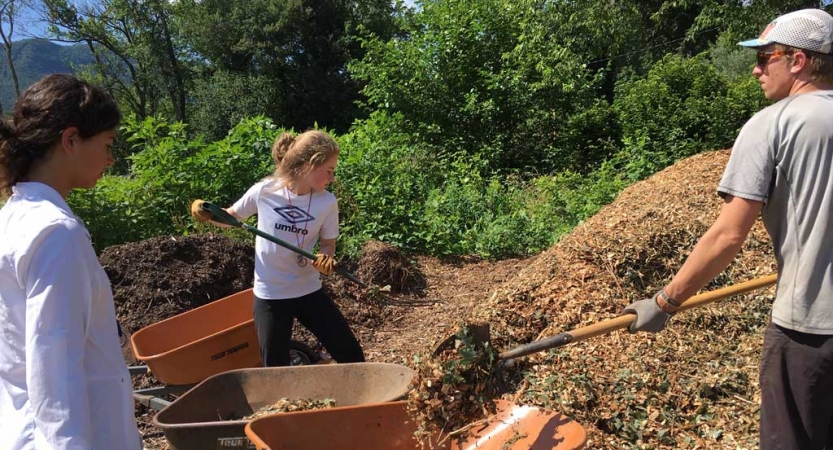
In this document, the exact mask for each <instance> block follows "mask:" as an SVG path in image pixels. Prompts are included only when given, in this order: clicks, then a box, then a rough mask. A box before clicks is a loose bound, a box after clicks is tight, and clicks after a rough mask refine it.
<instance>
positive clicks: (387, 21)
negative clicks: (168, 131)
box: [175, 0, 401, 131]
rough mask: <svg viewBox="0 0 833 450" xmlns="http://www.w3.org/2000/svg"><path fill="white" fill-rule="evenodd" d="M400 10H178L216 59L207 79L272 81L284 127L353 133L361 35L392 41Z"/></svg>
mask: <svg viewBox="0 0 833 450" xmlns="http://www.w3.org/2000/svg"><path fill="white" fill-rule="evenodd" d="M397 8H401V5H399V6H397V5H393V4H391V2H390V0H180V1H178V2H177V3H176V8H175V10H176V11H177V23H178V24H179V26H180V27H181V29H182V31H183V35H184V38H185V40H186V41H187V42H189V44H190V45H191V50H192V51H193V53H194V54H195V55H199V57H200V58H202V59H204V60H205V61H207V62H208V66H207V67H206V71H207V75H206V76H207V77H211V76H213V73H214V72H216V71H222V72H223V74H222V75H221V77H222V78H223V79H224V80H228V79H229V77H230V76H232V74H238V75H240V76H244V77H256V78H258V79H262V78H261V77H266V78H269V79H271V80H273V82H274V85H275V87H276V89H275V90H274V91H273V92H274V95H275V97H274V102H276V103H278V104H279V105H280V106H279V107H275V108H274V110H279V111H281V117H274V116H273V119H275V121H276V122H278V123H280V124H281V125H283V126H287V127H294V128H296V129H304V128H308V127H311V126H313V125H314V124H316V123H317V124H318V125H319V126H323V127H328V128H331V129H335V130H337V131H345V130H346V129H347V128H349V126H350V124H351V123H352V122H353V120H354V119H355V118H356V117H357V116H358V115H359V114H360V110H359V109H358V108H357V106H356V100H357V99H359V98H360V94H359V90H360V88H361V85H360V84H359V83H358V82H357V81H356V80H354V79H352V78H351V76H350V73H349V72H348V71H347V69H346V68H347V63H348V62H349V61H350V60H352V59H355V58H359V57H361V55H362V54H363V52H364V50H363V49H362V48H361V46H359V45H358V43H357V42H356V41H355V37H356V36H357V35H358V34H360V33H365V32H373V33H376V34H378V35H379V36H388V37H389V36H390V35H391V34H393V33H394V32H395V22H394V16H395V15H396V14H397V11H398V9H397ZM251 11H257V14H252V13H251ZM244 103H249V104H251V103H253V102H251V101H245V102H244ZM196 107H208V106H207V105H205V106H199V105H196ZM228 109H235V108H233V107H232V108H228ZM261 112H264V113H266V111H261Z"/></svg>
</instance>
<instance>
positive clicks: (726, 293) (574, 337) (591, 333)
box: [498, 274, 778, 359]
mask: <svg viewBox="0 0 833 450" xmlns="http://www.w3.org/2000/svg"><path fill="white" fill-rule="evenodd" d="M777 280H778V274H772V275H767V276H765V277H761V278H756V279H754V280H749V281H744V282H743V283H738V284H733V285H731V286H727V287H724V288H720V289H715V290H714V291H709V292H704V293H702V294H699V295H695V296H694V297H691V298H690V299H688V301H686V302H685V303H683V305H682V306H680V309H678V310H677V312H680V311H686V310H689V309H692V308H697V307H698V306H703V305H707V304H709V303H713V302H715V301H717V300H720V299H723V298H726V297H731V296H733V295H739V294H745V293H747V292H749V291H754V290H756V289H760V288H762V287H767V286H770V285H773V284H775V282H776V281H777ZM635 318H636V316H635V315H633V314H626V315H623V316H619V317H616V318H613V319H608V320H603V321H601V322H599V323H594V324H593V325H588V326H586V327H581V328H576V329H575V330H572V331H567V332H565V333H561V334H558V335H555V336H550V337H548V338H544V339H541V340H538V341H535V342H531V343H529V344H525V345H521V346H519V347H515V348H513V349H511V350H507V351H505V352H503V353H501V354H500V355H499V356H498V357H499V358H500V359H509V358H518V357H521V356H525V355H529V354H531V353H535V352H539V351H541V350H547V349H551V348H556V347H561V346H564V345H567V344H571V343H575V342H581V341H583V340H585V339H590V338H592V337H595V336H599V335H602V334H607V333H610V332H612V331H616V330H621V329H623V328H628V327H629V326H630V325H631V322H633V321H634V319H635Z"/></svg>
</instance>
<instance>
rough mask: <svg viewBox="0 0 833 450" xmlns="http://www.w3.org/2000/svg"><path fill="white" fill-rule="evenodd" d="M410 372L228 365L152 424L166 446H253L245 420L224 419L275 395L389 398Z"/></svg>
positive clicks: (358, 400) (382, 367)
mask: <svg viewBox="0 0 833 450" xmlns="http://www.w3.org/2000/svg"><path fill="white" fill-rule="evenodd" d="M413 376H414V372H413V370H411V369H410V368H408V367H405V366H400V365H398V364H387V363H354V364H323V365H311V366H292V367H269V368H263V367H261V368H254V369H239V370H232V371H229V372H225V373H221V374H218V375H214V376H211V377H209V378H207V379H206V380H204V381H203V382H202V383H200V384H198V385H196V386H194V387H193V388H192V389H191V390H189V391H188V392H186V393H185V394H184V395H182V396H181V397H179V398H177V399H176V400H174V401H173V402H172V403H171V404H170V405H168V406H167V407H165V408H164V409H162V410H161V411H160V412H159V413H158V414H157V415H156V416H155V417H154V418H153V424H154V425H156V426H157V427H159V428H160V429H161V430H162V432H163V433H164V434H165V437H166V438H167V440H168V443H169V444H170V448H171V449H172V450H192V449H219V448H222V449H247V448H253V447H250V444H249V442H248V440H247V439H246V435H245V432H244V427H245V426H246V424H247V423H248V422H249V421H248V420H224V419H228V418H235V417H244V416H247V415H249V414H252V413H254V412H256V411H258V410H259V409H260V408H262V407H264V406H267V405H271V404H274V403H275V402H277V401H278V400H280V399H281V398H289V399H315V400H324V399H327V398H332V399H334V400H335V401H336V405H337V406H338V407H342V406H354V405H361V404H369V403H379V402H390V401H393V400H397V399H399V398H402V397H403V396H404V395H405V394H406V393H407V392H408V384H409V383H410V381H411V379H412V378H413ZM335 409H337V408H335ZM279 415H280V414H279ZM321 448H326V447H321Z"/></svg>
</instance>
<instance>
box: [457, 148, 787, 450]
mask: <svg viewBox="0 0 833 450" xmlns="http://www.w3.org/2000/svg"><path fill="white" fill-rule="evenodd" d="M728 156H729V152H728V151H716V152H709V153H705V154H700V155H697V156H694V157H691V158H689V159H686V160H684V161H681V162H679V163H678V164H676V165H674V166H672V167H670V168H668V169H666V170H664V171H662V172H660V173H658V174H656V175H655V176H653V177H651V178H650V179H648V180H645V181H643V182H640V183H637V184H635V185H633V186H631V187H629V188H628V189H626V190H625V191H624V192H622V193H621V194H620V195H619V197H618V198H617V199H616V200H615V201H614V202H613V203H612V204H610V205H608V206H606V207H605V208H603V209H602V210H601V211H600V212H599V213H598V214H596V215H595V216H594V217H592V218H590V219H588V220H587V221H586V222H584V223H583V224H581V225H580V226H578V227H577V228H576V229H575V230H574V231H573V232H571V233H570V234H569V235H567V236H564V237H563V239H561V241H560V242H558V243H557V244H556V245H554V246H553V247H551V248H550V249H548V250H547V251H545V252H543V253H542V254H540V255H538V256H537V257H535V258H534V259H532V260H531V261H530V262H529V265H528V266H527V267H526V268H525V269H524V270H522V271H521V272H520V273H519V274H518V277H517V278H516V279H514V280H511V281H509V282H507V283H504V284H503V285H502V286H501V287H500V288H499V289H498V290H497V291H496V292H495V295H493V296H492V298H491V299H490V300H489V302H487V303H486V304H485V305H483V307H482V308H481V309H479V310H477V311H476V312H475V314H474V318H473V321H486V322H489V323H490V324H491V327H492V339H493V343H494V346H495V348H498V349H508V348H510V346H514V345H518V344H523V343H527V342H530V341H532V340H534V339H538V338H541V337H545V336H549V335H553V334H557V333H560V332H563V331H569V330H571V329H574V328H578V327H582V326H586V325H590V324H593V323H596V322H598V321H601V320H604V319H608V318H613V317H615V316H617V315H618V314H619V312H620V311H621V310H622V308H623V307H624V306H626V305H627V304H628V303H630V302H631V301H634V300H638V299H640V298H645V297H648V296H650V295H652V294H653V293H654V292H656V291H657V290H658V289H660V288H661V287H663V286H664V285H665V283H667V282H668V281H670V278H671V277H672V276H673V274H674V273H675V271H676V270H677V269H678V268H679V267H680V266H681V265H682V262H683V261H684V259H685V257H686V256H687V255H688V254H689V253H690V252H691V250H692V248H693V247H694V245H695V243H696V242H697V240H698V239H699V237H700V236H701V235H702V234H703V233H704V232H705V231H706V230H707V229H708V228H709V226H710V225H711V224H712V223H713V221H714V219H715V218H716V217H717V215H718V213H719V211H720V206H721V204H722V200H721V199H720V198H719V197H718V196H717V195H716V187H717V184H718V182H719V180H720V177H721V174H722V172H723V169H724V167H725V165H726V162H727V160H728ZM775 271H776V266H775V259H774V256H773V254H772V250H771V244H770V240H769V237H768V236H767V234H766V232H765V230H764V228H763V225H762V223H761V222H760V220H759V221H758V223H757V224H756V225H755V227H754V229H753V231H752V233H751V236H750V238H749V239H747V241H746V243H745V244H744V246H743V249H742V251H741V254H740V255H739V256H738V257H737V258H736V259H735V261H734V262H733V263H732V265H731V266H730V267H729V269H727V270H726V271H725V272H724V273H723V274H722V275H721V276H719V277H718V278H717V279H716V280H715V281H714V282H712V283H711V284H710V285H709V286H708V287H707V288H706V289H707V290H711V289H715V288H719V287H723V286H727V285H731V284H734V283H739V282H742V281H746V280H750V279H753V278H758V277H762V276H765V275H768V274H771V273H774V272H775ZM773 296H774V289H773V288H769V289H764V290H760V291H757V292H753V293H749V294H746V295H743V296H738V297H734V298H730V299H725V300H722V301H719V302H717V303H714V304H711V305H709V306H706V307H703V308H700V309H696V310H692V311H688V312H683V313H680V314H679V315H677V316H675V317H674V318H672V320H671V322H670V323H669V326H668V329H666V330H665V331H663V332H662V333H659V334H656V335H652V334H646V333H639V334H635V335H630V334H628V333H627V332H616V333H612V334H609V335H606V336H600V337H596V338H592V339H590V340H588V341H585V342H582V343H578V344H575V345H569V346H567V347H562V348H561V349H559V350H555V351H552V352H550V353H539V354H537V355H534V356H530V357H528V358H529V362H530V363H531V364H533V365H532V367H531V369H530V370H529V372H527V375H526V381H525V382H524V383H523V384H522V385H521V386H522V387H521V388H520V389H519V390H518V392H516V393H514V395H515V396H518V395H520V399H521V400H522V401H525V402H528V403H532V404H536V405H541V406H545V407H549V408H552V409H555V410H558V411H560V412H562V413H565V414H567V415H569V416H571V417H573V418H575V419H576V420H577V421H578V422H580V423H581V424H582V425H584V426H585V427H586V428H587V430H588V432H589V439H590V445H589V447H590V448H633V447H635V448H658V447H667V448H694V447H698V448H756V447H757V431H758V430H757V426H758V413H759V406H758V405H759V399H760V392H759V387H758V382H757V380H758V359H759V354H760V349H761V343H762V339H763V333H762V331H763V328H764V327H765V326H766V324H767V319H768V315H769V309H770V306H771V302H772V299H773Z"/></svg>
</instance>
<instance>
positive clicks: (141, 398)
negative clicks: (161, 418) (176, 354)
mask: <svg viewBox="0 0 833 450" xmlns="http://www.w3.org/2000/svg"><path fill="white" fill-rule="evenodd" d="M194 386H195V385H193V384H187V385H182V386H160V387H152V388H145V389H137V390H135V391H133V399H134V400H136V402H138V403H139V404H140V405H144V406H146V407H147V408H149V409H152V410H154V411H160V410H162V409H163V408H165V407H166V406H168V405H170V404H171V402H170V401H168V400H166V399H165V398H164V396H167V395H171V394H182V393H184V392H187V391H188V390H189V389H191V388H192V387H194Z"/></svg>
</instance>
